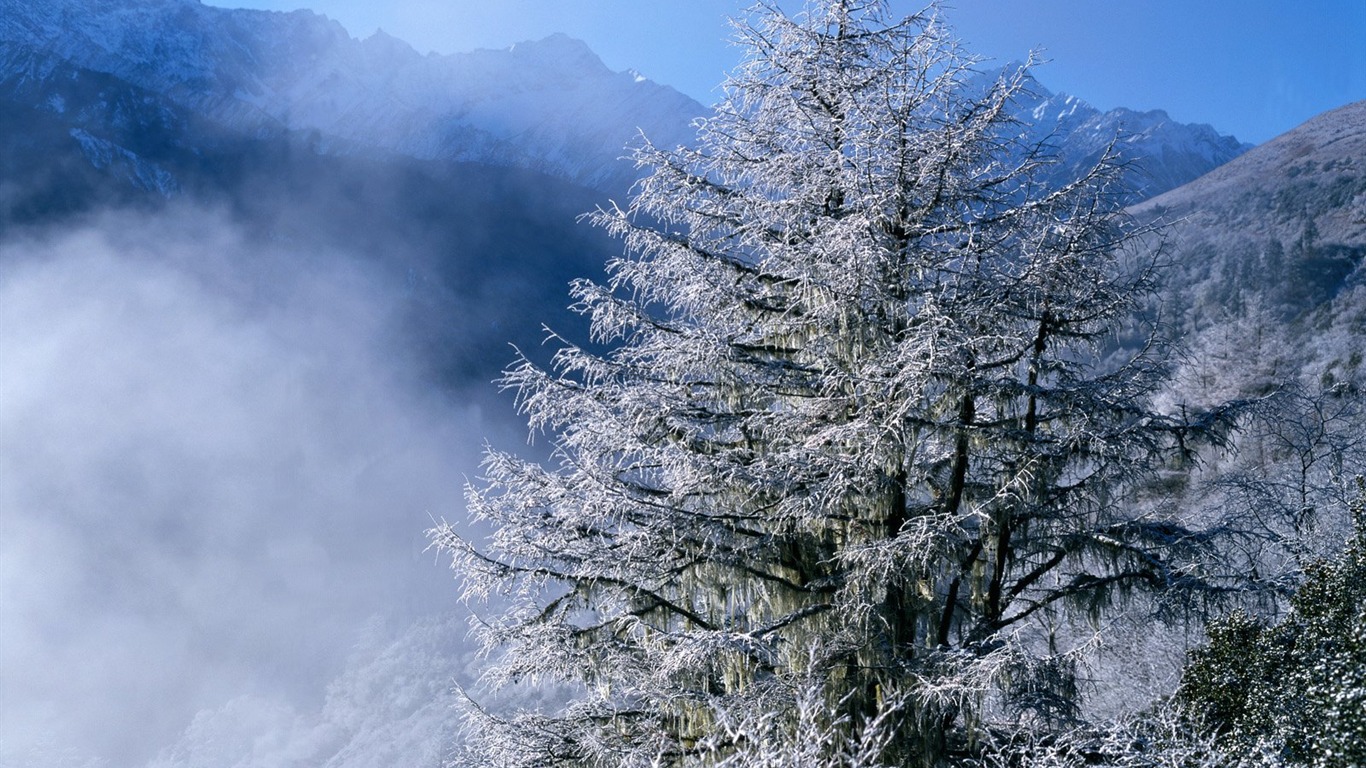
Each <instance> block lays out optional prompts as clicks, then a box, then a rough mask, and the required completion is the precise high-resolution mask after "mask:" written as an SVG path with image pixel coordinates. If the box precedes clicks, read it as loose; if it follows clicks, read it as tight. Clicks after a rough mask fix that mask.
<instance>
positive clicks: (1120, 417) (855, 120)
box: [432, 0, 1237, 767]
mask: <svg viewBox="0 0 1366 768" xmlns="http://www.w3.org/2000/svg"><path fill="white" fill-rule="evenodd" d="M737 29H738V34H739V36H740V39H741V41H742V42H743V44H744V45H745V46H746V50H747V55H746V57H745V59H744V62H743V64H742V65H741V66H740V67H739V68H738V70H737V71H736V72H735V74H734V75H733V76H732V78H731V79H730V80H729V82H728V83H727V85H726V89H725V97H724V99H723V100H722V102H721V103H720V104H719V105H718V106H717V107H716V108H715V113H714V114H713V115H712V116H711V117H709V118H707V119H705V120H703V121H701V122H700V124H699V141H698V143H697V146H696V148H677V149H667V148H659V147H654V146H650V145H648V144H647V145H646V146H645V147H644V148H643V149H641V150H640V151H639V152H638V154H637V158H638V162H639V163H640V165H641V166H642V167H643V168H645V169H646V171H647V174H648V175H647V176H646V177H645V179H644V180H643V181H642V182H641V183H640V184H639V186H638V187H637V190H636V194H635V197H634V199H633V201H632V202H631V205H630V207H629V208H627V209H624V210H623V209H618V208H611V209H607V210H600V211H598V212H596V213H594V214H592V215H591V216H590V218H591V220H592V221H593V223H594V224H596V225H597V226H600V227H603V228H604V229H606V230H607V231H608V232H610V233H612V234H613V235H615V236H617V237H619V238H620V239H621V240H622V241H623V242H624V244H625V247H626V253H627V255H626V256H625V257H623V258H621V259H620V260H617V261H615V262H614V263H612V264H611V265H610V266H609V275H610V278H609V280H608V281H607V283H606V284H605V285H599V284H596V283H592V282H588V281H581V282H578V283H577V284H576V285H575V286H574V293H575V296H576V299H577V305H576V306H577V307H578V308H579V309H580V310H581V311H582V312H584V313H585V314H586V315H587V316H588V317H589V318H590V319H591V321H592V329H593V338H592V342H594V343H593V344H592V345H582V346H580V345H578V344H576V343H574V342H573V341H571V340H564V339H558V338H557V339H556V340H557V342H558V343H559V344H560V345H561V346H560V348H559V351H558V353H557V354H556V355H555V358H554V362H553V364H552V365H551V367H550V368H549V369H548V370H546V369H542V368H539V367H537V366H536V365H533V364H532V363H530V362H528V361H525V360H523V361H521V362H520V363H518V364H516V365H515V366H513V367H512V368H511V369H510V370H509V371H507V373H506V375H505V378H504V379H503V380H502V383H503V384H504V385H505V386H506V387H509V388H511V389H513V390H514V391H515V392H516V393H517V395H518V398H519V403H520V405H521V408H522V410H523V411H524V412H525V414H526V415H527V417H528V419H529V421H530V423H531V426H532V427H533V428H534V429H536V430H540V431H543V432H544V433H545V434H547V435H549V438H550V440H551V442H552V446H553V450H554V458H553V460H552V461H550V462H548V463H545V464H542V463H536V462H530V461H525V460H522V459H519V458H518V457H516V456H514V455H512V454H509V453H504V452H501V451H496V450H495V451H491V452H490V453H489V454H488V457H487V460H486V463H485V467H484V471H485V477H484V478H483V479H482V480H481V481H480V482H479V483H477V484H475V485H474V486H472V487H471V488H470V490H469V493H468V499H469V505H470V509H471V511H472V513H473V514H474V515H475V516H476V517H477V518H479V519H482V520H484V521H487V522H488V523H489V524H491V529H492V531H493V533H492V534H491V537H490V538H489V539H488V540H487V541H473V540H466V539H462V538H461V537H460V536H458V535H457V533H456V532H455V531H454V530H453V529H452V528H451V527H449V526H442V527H439V528H437V529H436V530H434V531H433V532H432V536H433V538H434V540H435V542H436V543H437V545H438V546H440V547H441V548H443V549H444V550H446V551H448V552H449V553H450V554H451V555H452V556H453V558H454V565H455V567H456V569H457V570H458V571H459V573H460V576H461V578H462V579H463V583H464V589H465V594H466V597H467V598H468V599H471V600H476V601H483V600H487V601H488V606H489V609H488V610H486V613H488V612H492V613H494V615H491V616H487V617H486V619H485V621H484V623H482V624H481V625H480V626H479V629H478V631H479V632H480V633H481V634H482V636H483V640H484V642H485V644H486V645H487V647H488V649H489V651H490V657H491V659H492V661H491V664H492V670H491V672H490V675H491V679H492V680H493V682H495V683H499V682H511V681H532V682H536V683H547V684H554V685H559V686H561V687H562V690H566V691H569V692H570V693H569V696H570V700H569V701H568V703H567V704H565V705H564V706H562V707H558V708H548V709H546V710H543V711H529V712H521V713H516V714H505V713H496V712H492V711H484V710H482V709H481V708H480V707H478V706H477V705H471V707H470V714H469V718H470V719H469V726H470V728H469V736H470V743H469V744H468V745H467V747H466V749H467V750H468V753H467V756H468V758H469V761H470V762H471V763H475V764H481V765H495V766H657V765H658V766H693V765H697V766H760V765H763V766H794V767H795V766H840V765H849V766H853V765H860V766H863V765H869V766H871V765H887V766H901V765H927V766H928V765H940V764H945V763H948V762H952V761H955V760H959V759H968V758H971V757H972V756H973V755H974V754H975V753H976V751H977V750H978V749H979V748H980V747H981V745H982V744H983V743H984V742H986V741H989V740H990V739H991V738H992V735H993V734H995V733H999V732H1003V729H1009V728H1013V727H1018V726H1021V725H1024V726H1030V725H1031V724H1035V725H1038V726H1039V727H1045V726H1047V725H1049V724H1059V723H1063V724H1065V723H1067V722H1070V721H1071V720H1072V718H1074V717H1075V716H1076V715H1077V709H1076V707H1077V695H1078V693H1077V692H1078V681H1077V679H1076V669H1077V663H1078V658H1079V656H1078V655H1079V654H1081V653H1083V652H1084V650H1085V648H1084V646H1085V641H1086V638H1085V635H1083V634H1079V633H1075V632H1073V633H1068V632H1063V631H1061V630H1060V629H1059V628H1060V627H1067V626H1086V620H1095V619H1097V618H1098V617H1101V616H1103V615H1104V614H1105V612H1106V611H1107V610H1109V609H1110V608H1111V607H1112V606H1115V605H1119V604H1122V603H1123V602H1124V601H1125V600H1126V599H1129V598H1133V597H1137V596H1139V595H1156V596H1157V600H1156V602H1155V603H1154V604H1155V605H1159V606H1164V607H1171V608H1173V609H1176V608H1184V607H1190V606H1198V605H1203V604H1205V603H1207V602H1208V601H1210V600H1212V599H1215V598H1217V597H1219V596H1220V595H1222V594H1225V593H1226V592H1228V591H1229V590H1232V589H1234V588H1235V587H1236V579H1237V577H1236V575H1235V574H1234V573H1232V572H1231V571H1230V569H1227V568H1225V567H1223V565H1222V561H1221V560H1220V558H1219V548H1218V546H1217V544H1218V539H1217V537H1216V536H1214V535H1212V534H1210V533H1209V532H1204V531H1194V530H1190V529H1188V528H1187V527H1186V526H1185V525H1184V524H1183V522H1182V521H1181V520H1180V519H1178V518H1177V517H1176V516H1175V514H1173V513H1169V512H1163V511H1162V510H1163V509H1164V506H1163V505H1162V504H1160V503H1159V501H1160V497H1159V494H1160V490H1161V488H1163V484H1162V481H1163V480H1164V479H1165V477H1166V475H1167V474H1169V473H1172V472H1180V471H1181V470H1182V467H1183V465H1184V463H1185V462H1187V461H1188V460H1189V459H1190V457H1191V456H1192V454H1193V452H1194V451H1195V450H1196V449H1197V448H1198V447H1199V446H1200V445H1201V444H1202V441H1203V442H1210V441H1213V442H1216V443H1217V442H1219V441H1221V440H1222V439H1223V438H1224V437H1225V435H1226V431H1227V429H1228V428H1229V426H1230V424H1231V421H1232V417H1233V415H1234V412H1235V410H1236V408H1234V407H1232V406H1226V407H1220V408H1217V409H1215V410H1213V411H1207V412H1201V413H1194V412H1186V413H1176V414H1171V413H1161V412H1157V411H1156V410H1155V409H1154V406H1153V404H1152V403H1153V399H1152V395H1153V394H1154V392H1155V391H1156V390H1157V388H1158V387H1160V386H1161V385H1162V384H1163V383H1164V381H1165V380H1166V377H1167V373H1168V368H1167V365H1166V363H1165V361H1164V359H1163V357H1162V355H1161V349H1162V347H1161V345H1160V344H1157V343H1156V342H1153V343H1150V344H1139V345H1136V349H1137V351H1134V352H1132V353H1130V354H1125V355H1122V356H1119V358H1118V359H1117V356H1116V355H1115V354H1113V353H1114V346H1113V345H1112V344H1111V342H1112V341H1113V339H1114V337H1115V336H1116V334H1117V333H1118V332H1119V331H1120V330H1121V329H1131V328H1132V327H1133V324H1134V323H1135V322H1136V320H1135V318H1136V317H1139V316H1140V311H1141V310H1143V309H1145V307H1146V306H1147V304H1146V303H1147V302H1148V301H1149V299H1150V297H1151V295H1152V290H1153V277H1154V274H1153V261H1154V258H1155V257H1154V256H1153V255H1152V253H1153V250H1152V248H1151V243H1148V242H1146V240H1145V239H1146V238H1148V236H1150V235H1151V234H1152V233H1151V232H1149V231H1146V230H1144V229H1142V228H1140V227H1138V226H1136V225H1134V224H1133V223H1132V222H1130V221H1129V220H1128V219H1127V218H1126V216H1125V214H1124V213H1123V211H1122V209H1121V201H1122V200H1123V199H1124V189H1123V188H1122V186H1121V184H1120V183H1119V179H1120V177H1121V175H1122V174H1121V171H1122V170H1123V169H1122V164H1121V163H1120V162H1119V160H1118V158H1117V157H1116V156H1115V155H1114V154H1113V153H1107V154H1106V155H1105V156H1104V157H1102V158H1101V159H1100V160H1099V161H1098V162H1097V163H1096V164H1095V165H1094V167H1092V168H1091V169H1090V170H1089V171H1088V172H1086V173H1085V174H1083V175H1082V176H1081V177H1080V178H1077V179H1075V180H1073V181H1072V182H1070V183H1068V184H1066V185H1064V186H1062V187H1058V186H1056V185H1046V184H1045V183H1044V182H1043V179H1044V177H1046V176H1047V175H1048V172H1049V171H1050V170H1051V156H1050V154H1049V152H1048V150H1047V148H1046V147H1043V146H1038V145H1035V144H1030V143H1028V142H1027V141H1026V140H1025V139H1024V138H1022V137H1023V136H1024V135H1025V133H1026V132H1025V131H1024V130H1023V129H1022V127H1021V126H1020V125H1018V124H1017V123H1016V122H1015V121H1014V120H1013V119H1012V118H1011V114H1012V112H1011V110H1010V109H1009V106H1010V104H1011V102H1012V100H1013V99H1015V98H1017V97H1018V96H1020V95H1021V91H1022V88H1024V87H1025V85H1026V84H1027V82H1028V78H1027V77H1026V68H1021V69H1019V70H1018V71H1010V72H1007V73H1006V74H1005V75H1003V76H1002V77H1001V78H1000V79H998V80H996V81H995V82H992V83H989V84H986V85H983V84H982V83H981V82H980V78H975V77H974V75H975V69H974V67H975V60H974V59H973V58H971V57H970V56H968V55H966V54H965V53H964V52H963V51H961V50H960V48H959V46H958V44H957V42H956V41H955V40H954V38H953V37H952V35H951V34H950V33H949V31H948V30H947V29H946V28H945V27H944V25H943V24H942V23H941V22H940V20H939V19H938V18H937V12H936V11H935V9H933V8H932V9H931V10H930V11H928V12H926V13H924V14H921V15H917V16H912V17H910V18H906V19H901V20H897V19H894V18H892V17H890V16H889V13H888V11H887V9H886V8H885V6H884V5H883V4H882V3H878V2H851V1H849V0H845V1H837V0H820V1H819V2H813V3H811V4H810V5H809V7H808V9H807V11H806V12H805V13H803V14H801V15H798V16H796V17H794V18H789V17H787V16H785V15H784V14H782V13H781V12H780V11H778V10H776V9H775V8H773V7H770V6H767V5H761V6H759V7H758V9H757V10H756V12H755V13H754V15H753V16H752V17H751V18H750V19H749V20H748V21H747V22H743V23H740V24H738V25H737ZM1141 241H1143V242H1141ZM1145 254H1147V255H1145ZM1107 345H1108V346H1107ZM603 350H606V351H603ZM1102 352H1107V353H1109V354H1106V355H1102ZM1101 360H1104V361H1105V362H1103V363H1102V362H1100V361H1101Z"/></svg>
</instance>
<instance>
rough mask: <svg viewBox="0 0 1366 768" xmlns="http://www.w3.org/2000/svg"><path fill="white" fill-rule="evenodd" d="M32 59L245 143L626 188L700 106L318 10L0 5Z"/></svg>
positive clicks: (597, 68)
mask: <svg viewBox="0 0 1366 768" xmlns="http://www.w3.org/2000/svg"><path fill="white" fill-rule="evenodd" d="M34 56H38V57H46V58H53V59H55V60H58V61H61V62H63V63H64V64H65V65H68V66H71V67H75V68H78V69H86V70H91V71H94V72H98V73H104V74H109V75H113V76H114V77H117V78H119V79H121V80H123V81H126V82H127V83H129V84H130V85H131V86H133V87H135V88H139V89H144V90H147V91H151V92H153V93H155V94H158V95H160V96H163V97H166V98H169V99H170V100H171V101H173V102H174V103H176V104H177V105H179V106H181V107H184V108H187V109H189V110H190V111H191V112H193V113H196V114H198V115H200V116H202V117H206V118H208V119H210V120H212V121H213V122H216V123H218V124H220V125H223V126H225V127H227V128H229V129H233V130H238V131H242V132H244V133H245V134H247V135H253V136H254V135H262V134H263V133H279V132H282V131H284V132H293V131H299V132H317V133H318V134H320V135H321V136H324V137H329V138H330V139H332V141H329V142H325V143H326V145H327V146H332V147H341V146H345V147H351V148H353V149H373V150H379V151H383V152H395V153H398V154H401V155H408V156H411V157H415V158H419V159H427V160H459V161H479V162H489V163H495V164H503V165H513V166H519V167H524V168H531V169H534V170H539V171H545V172H548V173H551V174H554V175H557V176H561V177H564V178H567V179H569V180H572V181H577V182H580V183H584V184H589V185H593V186H601V187H604V188H609V189H613V190H618V189H621V188H622V187H623V186H625V185H627V184H629V182H630V181H631V180H632V179H633V177H634V169H633V168H632V166H631V164H630V163H627V162H622V161H620V157H621V155H622V154H623V147H625V146H626V145H628V144H629V143H630V142H632V141H633V140H635V138H636V137H637V136H638V134H639V132H641V131H644V132H645V133H646V134H647V135H649V136H651V137H652V138H653V139H655V140H656V141H659V142H660V143H664V144H671V143H682V142H685V141H687V140H689V139H690V138H691V136H692V131H691V129H690V128H689V124H690V122H691V120H692V119H693V118H694V117H696V116H698V115H700V114H702V113H703V112H704V109H703V107H702V106H701V105H700V104H698V103H696V102H694V101H693V100H691V99H689V98H687V97H685V96H683V95H682V94H680V93H678V92H677V91H675V90H673V89H671V88H667V87H665V86H661V85H658V84H655V83H652V82H649V81H647V80H644V79H642V78H639V77H637V76H635V75H634V74H632V73H617V72H613V71H611V70H610V69H609V68H608V67H607V66H606V65H605V64H603V62H602V60H601V59H599V58H598V57H597V55H596V54H594V53H593V52H592V50H590V49H589V47H588V46H587V45H586V44H585V43H584V42H583V41H580V40H576V39H573V38H571V37H569V36H567V35H563V34H556V35H551V36H550V37H548V38H545V39H543V40H539V41H532V42H525V43H518V44H517V45H515V46H513V47H511V48H509V49H506V50H501V51H493V50H481V51H474V52H471V53H463V54H453V55H447V56H423V55H421V54H419V53H418V52H417V51H416V50H414V49H413V48H412V47H411V46H410V45H408V44H407V43H405V42H403V41H401V40H398V39H397V38H394V37H393V36H391V35H389V34H387V33H384V32H383V31H377V32H375V33H374V34H372V35H370V36H369V37H367V38H365V39H363V40H358V39H355V38H352V37H351V36H350V35H349V34H348V33H347V32H346V30H345V29H344V28H343V27H342V26H341V24H339V23H338V22H336V21H334V20H332V19H329V18H327V17H326V16H322V15H320V14H316V13H313V12H311V11H294V12H289V13H283V12H270V11H255V10H228V9H222V8H216V7H211V6H205V5H202V4H201V3H199V2H198V0H107V1H106V0H99V1H96V0H53V2H43V3H34V2H30V1H29V0H0V65H4V64H5V62H7V61H15V60H17V59H31V58H33V57H34Z"/></svg>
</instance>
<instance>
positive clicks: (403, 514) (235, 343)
mask: <svg viewBox="0 0 1366 768" xmlns="http://www.w3.org/2000/svg"><path fill="white" fill-rule="evenodd" d="M404 301H405V296H404V286H403V285H402V283H401V281H400V280H391V279H390V278H389V276H386V275H384V274H381V273H379V272H377V271H375V270H374V269H373V268H367V267H365V266H363V265H361V264H359V263H356V262H354V261H351V260H349V259H347V258H344V257H342V256H339V255H337V254H326V253H312V254H299V253H291V252H289V251H288V250H287V249H285V248H277V247H272V246H269V245H262V244H261V243H250V242H246V241H244V240H243V238H242V237H241V236H240V235H239V234H238V233H237V231H236V230H235V228H234V227H233V226H231V225H230V224H229V223H228V222H227V221H226V220H225V219H224V218H222V217H220V216H216V215H214V214H211V213H205V212H203V211H192V210H180V211H176V212H174V213H171V214H165V215H160V216H157V217H153V218H139V217H133V216H126V215H109V216H105V217H102V218H99V219H95V220H92V221H91V222H90V223H89V224H88V225H86V226H83V227H80V228H76V229H67V230H64V231H60V232H49V233H46V234H39V235H30V236H26V237H24V238H22V239H18V238H14V237H11V238H10V239H9V240H8V241H6V242H4V243H0V605H3V610H0V691H2V692H3V693H0V696H3V701H2V702H0V745H2V746H0V763H5V764H15V765H21V764H35V765H39V764H46V765H78V764H86V761H87V760H89V759H92V758H100V759H103V760H107V761H108V763H109V764H111V765H134V764H140V763H145V762H147V761H148V760H151V759H153V758H154V757H156V756H157V754H158V753H162V752H163V750H164V749H165V748H166V747H167V746H169V745H171V744H173V743H175V742H176V741H177V740H181V741H182V742H183V740H184V738H185V737H184V736H182V734H183V733H184V732H185V729H186V728H187V727H188V726H190V725H191V722H192V721H193V719H194V717H195V715H196V713H199V712H201V711H220V710H222V708H223V707H225V706H228V704H227V703H228V702H231V701H247V702H250V701H256V702H271V704H270V705H269V706H268V707H264V708H262V707H256V708H252V707H248V706H247V705H245V704H242V705H238V706H239V709H241V708H246V709H250V710H251V711H252V712H253V714H252V715H251V717H257V716H258V715H259V714H260V712H263V711H270V707H277V708H278V709H279V712H281V713H286V714H287V713H289V712H292V711H293V710H294V708H304V709H306V710H308V711H313V710H316V709H318V708H319V707H321V706H323V704H324V688H325V684H326V683H327V681H329V680H332V679H334V678H336V677H337V675H339V674H341V673H342V670H343V668H344V663H345V661H346V659H347V658H348V656H351V655H352V654H353V653H355V652H356V648H357V647H359V646H357V645H356V644H357V643H358V642H360V640H361V638H362V637H365V636H366V635H365V631H363V628H364V627H366V626H370V627H371V629H370V630H368V631H369V632H370V634H371V635H373V633H374V629H373V627H374V626H375V625H374V622H375V621H380V622H381V624H383V623H385V622H388V623H390V624H392V625H394V626H398V627H404V626H408V625H409V624H410V623H411V622H412V621H413V620H414V619H415V618H416V617H418V616H421V615H425V614H443V613H447V612H449V611H452V610H454V608H455V600H454V597H455V593H456V588H455V585H454V584H452V583H451V579H450V576H449V573H448V572H447V571H446V570H445V569H444V568H443V567H441V566H440V565H439V564H437V563H436V562H435V558H434V556H433V555H432V554H431V553H429V552H426V551H425V548H426V541H425V539H424V538H423V530H424V529H425V528H427V527H429V526H430V525H431V522H432V519H433V518H439V517H446V518H452V519H458V518H459V517H460V515H461V513H462V507H463V504H462V502H461V498H460V488H461V485H462V483H463V480H464V475H465V474H473V473H474V472H475V471H477V470H476V468H477V462H478V456H477V453H478V449H479V446H480V445H481V443H482V441H483V440H484V438H485V437H487V436H491V434H492V433H496V432H498V431H499V429H498V427H497V425H496V424H493V423H491V422H492V420H491V419H489V418H488V417H487V416H485V414H484V413H483V412H482V411H481V410H480V408H479V407H478V406H476V405H471V404H468V403H467V402H463V401H465V400H466V398H463V397H462V396H461V395H460V394H455V395H451V394H449V393H447V394H446V395H438V394H435V393H436V392H437V391H438V390H437V389H436V388H435V387H433V386H432V383H431V382H427V381H422V380H421V379H420V377H419V375H418V373H417V371H419V370H420V369H421V366H420V365H419V364H418V361H416V360H415V359H414V355H413V354H412V353H411V352H410V351H409V348H408V346H407V344H406V343H405V341H404V339H405V338H407V332H406V329H404V328H403V327H402V324H401V317H402V315H403V307H404ZM476 311H477V309H475V308H471V309H470V312H472V313H473V312H476ZM488 389H489V388H487V387H486V388H484V391H486V390H488ZM480 397H482V391H481V393H480ZM477 399H480V398H479V397H475V398H473V399H471V400H469V401H468V402H473V400H477ZM494 439H496V440H501V439H502V438H497V437H495V438H494ZM513 439H515V438H513ZM375 617H379V618H375ZM367 622H369V623H368V624H367ZM400 634H401V633H400ZM369 642H371V643H372V644H373V638H372V640H371V641H369ZM453 642H454V641H453ZM357 663H358V662H356V661H355V658H354V657H353V659H352V667H353V668H354V667H355V666H356V664H357ZM361 666H364V665H363V664H362V665H361ZM438 667H440V665H438ZM440 668H441V669H445V668H444V667H440ZM244 697H245V698H244ZM281 718H282V720H283V721H284V724H280V725H279V727H288V725H287V723H288V722H289V717H286V716H285V715H283V714H282V715H281ZM248 719H250V718H248ZM163 757H164V758H166V759H168V760H169V759H170V757H171V756H170V755H169V754H165V755H163ZM172 762H174V761H172ZM90 764H96V763H90Z"/></svg>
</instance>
